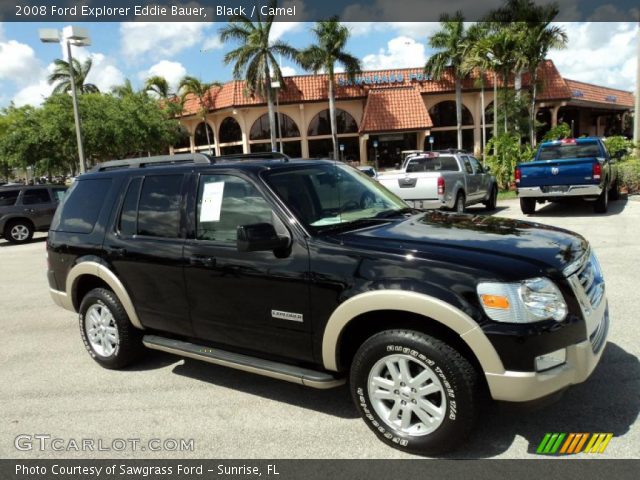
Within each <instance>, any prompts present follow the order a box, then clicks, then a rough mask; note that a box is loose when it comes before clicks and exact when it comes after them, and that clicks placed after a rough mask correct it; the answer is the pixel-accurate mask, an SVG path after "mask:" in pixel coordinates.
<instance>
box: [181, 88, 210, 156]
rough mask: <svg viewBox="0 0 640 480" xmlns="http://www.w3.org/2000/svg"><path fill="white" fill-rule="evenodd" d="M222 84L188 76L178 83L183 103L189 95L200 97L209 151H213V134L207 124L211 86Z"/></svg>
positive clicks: (201, 114) (199, 101) (201, 113)
mask: <svg viewBox="0 0 640 480" xmlns="http://www.w3.org/2000/svg"><path fill="white" fill-rule="evenodd" d="M215 86H220V83H218V82H212V83H205V82H201V81H200V80H198V79H197V78H195V77H190V76H186V77H184V78H183V79H182V80H180V83H179V85H178V91H179V92H180V97H181V100H182V103H184V101H185V100H186V99H187V97H188V96H190V95H191V96H193V97H195V98H197V99H198V105H199V106H200V112H199V114H200V116H201V117H202V121H203V122H204V131H205V132H206V135H207V146H208V147H209V153H211V136H210V135H209V128H208V124H207V106H208V105H207V103H209V102H210V101H211V87H215Z"/></svg>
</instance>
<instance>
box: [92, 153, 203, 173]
mask: <svg viewBox="0 0 640 480" xmlns="http://www.w3.org/2000/svg"><path fill="white" fill-rule="evenodd" d="M211 158H212V157H210V156H209V155H206V154H204V153H181V154H179V155H158V156H156V157H140V158H128V159H124V160H110V161H108V162H103V163H99V164H98V165H96V166H95V167H93V168H92V169H91V171H92V172H104V171H106V170H116V169H119V168H143V167H147V166H154V167H155V166H161V165H176V164H182V163H212V162H211Z"/></svg>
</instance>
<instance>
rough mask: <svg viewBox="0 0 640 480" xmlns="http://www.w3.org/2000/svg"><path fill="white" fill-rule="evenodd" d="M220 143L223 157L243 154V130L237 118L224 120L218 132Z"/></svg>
mask: <svg viewBox="0 0 640 480" xmlns="http://www.w3.org/2000/svg"><path fill="white" fill-rule="evenodd" d="M218 141H219V142H220V154H221V155H231V154H234V153H242V128H240V124H239V123H238V121H237V120H236V119H235V118H233V117H226V118H225V119H224V120H222V122H221V123H220V129H219V131H218Z"/></svg>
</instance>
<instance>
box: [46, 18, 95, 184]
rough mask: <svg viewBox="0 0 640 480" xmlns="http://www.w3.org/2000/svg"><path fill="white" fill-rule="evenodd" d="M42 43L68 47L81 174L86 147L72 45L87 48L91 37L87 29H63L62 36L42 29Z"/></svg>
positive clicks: (70, 27) (52, 30) (55, 30)
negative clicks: (83, 138)
mask: <svg viewBox="0 0 640 480" xmlns="http://www.w3.org/2000/svg"><path fill="white" fill-rule="evenodd" d="M38 35H39V37H40V41H41V42H43V43H60V41H61V40H63V41H64V42H65V44H66V47H67V61H68V62H69V79H70V80H71V97H72V99H73V118H74V120H75V123H76V140H77V142H78V158H79V159H80V173H81V174H82V173H84V172H85V171H86V165H85V161H84V146H83V145H82V124H81V121H80V110H79V109H78V92H77V90H76V79H75V72H74V71H73V57H72V55H71V45H74V46H76V47H87V46H89V45H91V37H89V32H88V31H87V29H85V28H80V27H74V26H68V27H64V28H63V29H62V34H61V32H60V31H59V30H57V29H55V28H41V29H40V30H39V31H38Z"/></svg>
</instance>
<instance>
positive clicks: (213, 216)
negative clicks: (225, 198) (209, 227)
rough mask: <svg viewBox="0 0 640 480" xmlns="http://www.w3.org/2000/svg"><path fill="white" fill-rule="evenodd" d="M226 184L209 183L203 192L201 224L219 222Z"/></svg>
mask: <svg viewBox="0 0 640 480" xmlns="http://www.w3.org/2000/svg"><path fill="white" fill-rule="evenodd" d="M223 194H224V182H213V183H207V184H205V186H204V191H203V192H202V205H201V206H200V222H219V221H220V210H221V208H222V195H223Z"/></svg>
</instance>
